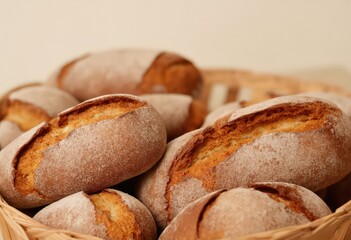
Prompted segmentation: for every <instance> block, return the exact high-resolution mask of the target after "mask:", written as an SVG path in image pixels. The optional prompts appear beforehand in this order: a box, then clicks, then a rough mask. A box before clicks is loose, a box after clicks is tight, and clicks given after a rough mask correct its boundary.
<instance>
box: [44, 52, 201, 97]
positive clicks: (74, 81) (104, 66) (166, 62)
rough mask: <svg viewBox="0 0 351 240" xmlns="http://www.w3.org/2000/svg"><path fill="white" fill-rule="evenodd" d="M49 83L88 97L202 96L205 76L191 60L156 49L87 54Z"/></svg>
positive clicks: (59, 72)
mask: <svg viewBox="0 0 351 240" xmlns="http://www.w3.org/2000/svg"><path fill="white" fill-rule="evenodd" d="M48 83H49V84H51V85H54V86H57V87H59V88H62V89H64V90H66V91H68V92H70V93H72V94H73V95H74V96H75V97H77V98H78V99H79V100H86V99H89V98H93V97H97V96H100V95H104V94H110V93H129V94H135V95H139V94H143V93H183V94H188V95H192V96H194V97H199V95H200V90H201V87H202V77H201V74H200V72H199V71H198V70H197V68H196V67H195V66H194V65H193V64H192V63H191V62H190V61H189V60H187V59H185V58H183V57H181V56H179V55H176V54H173V53H168V52H161V51H154V50H142V49H139V50H136V49H134V50H132V49H124V50H110V51H105V52H99V53H94V54H87V55H85V56H82V57H80V58H77V59H75V60H73V61H71V62H69V63H68V64H66V65H64V66H63V67H61V68H60V69H59V70H58V71H57V72H56V73H55V74H53V76H51V77H50V79H49V81H48Z"/></svg>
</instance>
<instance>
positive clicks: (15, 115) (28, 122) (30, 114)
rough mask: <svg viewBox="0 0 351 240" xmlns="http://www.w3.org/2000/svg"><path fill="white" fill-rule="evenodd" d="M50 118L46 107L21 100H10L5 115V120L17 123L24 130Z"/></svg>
mask: <svg viewBox="0 0 351 240" xmlns="http://www.w3.org/2000/svg"><path fill="white" fill-rule="evenodd" d="M50 118H51V117H50V116H49V115H48V113H47V112H46V111H45V110H44V109H42V108H39V107H37V106H34V105H32V104H30V103H26V102H22V101H19V100H9V101H8V104H7V109H6V113H5V115H4V116H3V120H7V121H10V122H13V123H16V124H17V125H18V126H19V128H20V129H21V130H22V131H27V130H28V129H30V128H32V127H34V126H36V125H38V124H39V123H41V122H44V121H47V120H49V119H50Z"/></svg>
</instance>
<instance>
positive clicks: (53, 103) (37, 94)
mask: <svg viewBox="0 0 351 240" xmlns="http://www.w3.org/2000/svg"><path fill="white" fill-rule="evenodd" d="M78 103H79V102H78V100H77V99H75V98H74V97H73V96H71V95H70V94H69V93H67V92H65V91H62V90H60V89H57V88H54V87H48V86H42V85H40V84H36V83H33V84H28V85H23V86H19V87H17V88H15V89H13V90H11V91H9V92H8V93H6V94H5V95H4V96H3V97H2V98H1V101H0V104H1V109H0V121H1V123H0V124H1V126H0V147H1V148H4V147H5V146H6V145H7V144H9V143H10V142H11V141H12V140H13V139H15V138H16V137H18V136H19V135H21V133H23V132H25V131H27V130H29V129H31V128H32V127H34V126H36V125H38V124H39V123H41V122H44V121H48V120H50V119H51V118H53V117H56V116H57V114H58V113H60V112H62V111H64V110H65V109H67V108H70V107H73V106H75V105H77V104H78Z"/></svg>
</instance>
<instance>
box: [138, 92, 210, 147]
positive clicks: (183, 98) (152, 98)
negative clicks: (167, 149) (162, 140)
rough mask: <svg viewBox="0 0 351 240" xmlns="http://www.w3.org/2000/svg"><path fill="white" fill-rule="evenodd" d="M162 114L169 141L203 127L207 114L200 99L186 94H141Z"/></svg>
mask: <svg viewBox="0 0 351 240" xmlns="http://www.w3.org/2000/svg"><path fill="white" fill-rule="evenodd" d="M141 97H142V98H144V99H145V100H146V101H147V102H148V103H150V104H151V105H152V106H153V107H154V108H155V109H156V110H157V111H158V112H159V113H160V115H161V117H162V119H163V120H164V122H165V124H166V128H167V139H168V141H170V140H172V139H174V138H176V137H179V136H180V135H182V134H184V133H186V132H190V131H192V130H195V129H197V128H199V127H201V125H202V123H203V121H204V118H205V116H206V114H207V111H206V107H205V106H204V104H203V103H202V102H200V101H198V100H194V99H193V98H192V97H191V96H188V95H184V94H145V95H141Z"/></svg>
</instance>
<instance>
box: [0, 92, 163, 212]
mask: <svg viewBox="0 0 351 240" xmlns="http://www.w3.org/2000/svg"><path fill="white" fill-rule="evenodd" d="M22 138H23V139H22V140H21V141H20V143H17V144H14V145H13V146H11V148H10V149H11V150H10V151H8V152H4V153H3V152H1V154H3V159H4V160H3V161H2V162H1V163H2V164H3V165H4V166H6V167H5V168H4V169H11V167H13V170H11V171H14V175H12V176H7V177H5V178H4V179H2V180H3V184H4V186H3V187H0V190H1V193H2V194H3V195H4V197H5V198H7V200H8V201H9V202H10V203H12V204H14V205H16V206H18V207H21V208H27V207H35V206H40V205H42V204H43V203H44V204H45V203H50V202H52V201H54V200H57V199H59V198H61V197H64V196H67V195H69V194H71V193H74V192H77V191H80V190H84V191H87V192H95V191H99V190H101V189H103V188H105V187H108V186H112V185H115V184H117V183H118V182H121V181H123V180H126V179H129V178H131V177H133V176H136V175H138V174H140V173H142V172H145V171H146V170H148V169H149V168H150V167H151V166H152V165H153V164H155V162H156V161H157V160H158V159H159V158H160V157H161V155H162V154H163V151H164V147H165V143H166V132H165V127H164V125H163V122H162V120H161V119H160V116H159V115H158V113H157V112H156V111H155V110H154V109H153V108H151V107H150V106H148V105H147V103H146V102H144V101H142V100H141V99H140V98H137V97H133V96H129V95H110V96H104V97H100V98H97V99H93V100H90V101H87V102H84V103H82V104H80V105H78V106H76V107H74V108H71V109H69V110H67V111H65V112H63V113H61V114H60V115H59V117H58V118H56V119H53V120H52V121H50V122H49V123H46V124H43V125H41V126H40V127H39V128H37V129H35V130H33V131H30V133H29V134H27V135H25V136H24V137H22ZM28 138H29V139H28ZM23 141H24V142H25V144H23ZM21 143H22V144H21ZM145 149H146V150H145ZM1 170H2V169H1ZM7 178H10V179H7ZM6 179H7V180H6ZM11 179H12V181H13V182H12V183H11ZM9 182H10V183H9ZM8 184H10V185H11V184H14V186H8ZM53 186H56V187H53ZM1 188H2V189H1ZM12 188H15V190H11V189H12ZM19 196H21V197H19ZM33 199H36V200H33Z"/></svg>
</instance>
